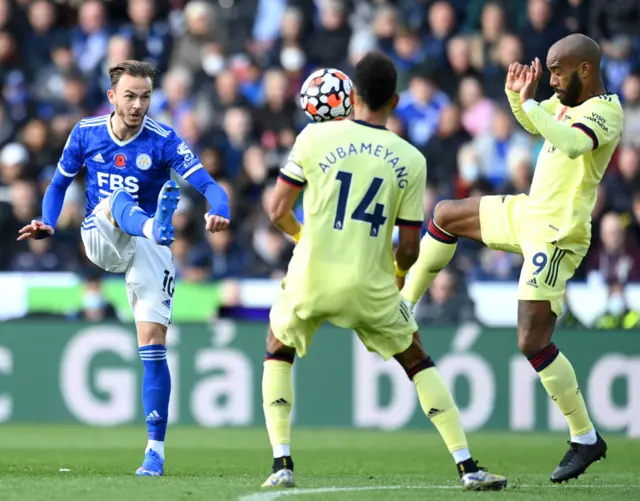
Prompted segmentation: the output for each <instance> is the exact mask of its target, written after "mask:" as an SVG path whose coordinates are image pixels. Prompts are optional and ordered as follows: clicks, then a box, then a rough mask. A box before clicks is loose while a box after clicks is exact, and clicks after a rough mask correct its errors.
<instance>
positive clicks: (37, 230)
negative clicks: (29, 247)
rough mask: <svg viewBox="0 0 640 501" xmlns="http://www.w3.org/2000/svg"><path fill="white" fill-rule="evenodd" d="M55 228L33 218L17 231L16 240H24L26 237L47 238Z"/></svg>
mask: <svg viewBox="0 0 640 501" xmlns="http://www.w3.org/2000/svg"><path fill="white" fill-rule="evenodd" d="M54 232H55V230H54V229H53V228H52V227H51V226H49V225H48V224H44V223H43V222H42V221H38V220H37V219H34V220H33V221H31V224H28V225H26V226H24V227H22V228H20V231H18V233H19V236H18V238H17V240H26V239H27V238H34V239H36V240H37V239H40V238H47V237H50V236H51V235H53V234H54Z"/></svg>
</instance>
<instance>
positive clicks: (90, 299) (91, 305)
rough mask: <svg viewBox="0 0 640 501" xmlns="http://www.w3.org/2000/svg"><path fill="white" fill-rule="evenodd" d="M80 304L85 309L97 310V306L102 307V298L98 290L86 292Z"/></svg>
mask: <svg viewBox="0 0 640 501" xmlns="http://www.w3.org/2000/svg"><path fill="white" fill-rule="evenodd" d="M82 305H83V307H84V309H85V310H97V309H98V308H102V306H103V305H104V300H103V299H102V295H101V294H100V293H99V292H87V293H86V294H85V295H84V298H83V301H82Z"/></svg>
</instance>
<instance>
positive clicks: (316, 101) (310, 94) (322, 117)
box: [300, 68, 353, 122]
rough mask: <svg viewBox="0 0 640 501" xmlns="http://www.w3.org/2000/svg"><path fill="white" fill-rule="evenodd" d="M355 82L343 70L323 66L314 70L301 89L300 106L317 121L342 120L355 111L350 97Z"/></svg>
mask: <svg viewBox="0 0 640 501" xmlns="http://www.w3.org/2000/svg"><path fill="white" fill-rule="evenodd" d="M352 87H353V84H352V82H351V79H350V78H349V77H348V76H347V75H346V74H345V73H344V72H342V71H340V70H336V69H334V68H323V69H321V70H317V71H314V72H313V73H312V74H311V75H309V77H308V78H307V79H306V80H305V82H304V83H303V84H302V88H301V89H300V106H302V110H303V111H304V112H305V114H306V115H307V116H308V117H309V118H310V119H312V120H314V121H316V122H327V121H329V120H342V119H345V118H347V117H348V116H349V115H350V114H351V112H352V111H353V104H352V103H351V98H350V97H349V95H350V93H351V88H352Z"/></svg>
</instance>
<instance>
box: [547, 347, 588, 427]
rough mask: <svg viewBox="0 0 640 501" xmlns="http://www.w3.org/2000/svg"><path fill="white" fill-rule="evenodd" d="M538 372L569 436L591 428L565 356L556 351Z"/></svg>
mask: <svg viewBox="0 0 640 501" xmlns="http://www.w3.org/2000/svg"><path fill="white" fill-rule="evenodd" d="M539 374H540V380H541V381H542V385H543V386H544V388H545V390H547V393H548V394H549V396H550V397H551V398H552V400H553V401H554V402H555V403H556V406H557V407H558V409H560V411H561V412H562V414H564V417H565V418H566V419H567V423H569V430H570V432H571V436H572V437H575V436H579V435H583V434H585V433H588V432H589V431H591V430H593V423H592V422H591V419H589V411H587V406H586V405H585V403H584V398H582V392H581V391H580V389H579V387H578V380H577V378H576V373H575V372H574V370H573V367H572V366H571V362H569V360H567V357H565V356H564V355H563V354H562V353H558V356H557V357H556V359H555V360H554V361H553V362H551V363H550V364H549V365H548V366H547V367H545V368H544V369H542V370H541V371H540V372H539Z"/></svg>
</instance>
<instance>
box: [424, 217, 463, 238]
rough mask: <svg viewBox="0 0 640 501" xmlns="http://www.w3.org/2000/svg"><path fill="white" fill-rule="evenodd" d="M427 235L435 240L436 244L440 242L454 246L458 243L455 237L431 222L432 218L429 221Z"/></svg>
mask: <svg viewBox="0 0 640 501" xmlns="http://www.w3.org/2000/svg"><path fill="white" fill-rule="evenodd" d="M427 233H428V234H429V235H431V237H432V238H435V239H436V240H437V241H438V242H442V243H443V244H455V243H456V242H457V241H458V238H457V237H455V236H453V235H450V234H449V233H447V232H446V231H444V230H443V229H441V228H440V227H438V225H437V224H436V223H434V222H433V218H431V219H429V224H428V225H427Z"/></svg>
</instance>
